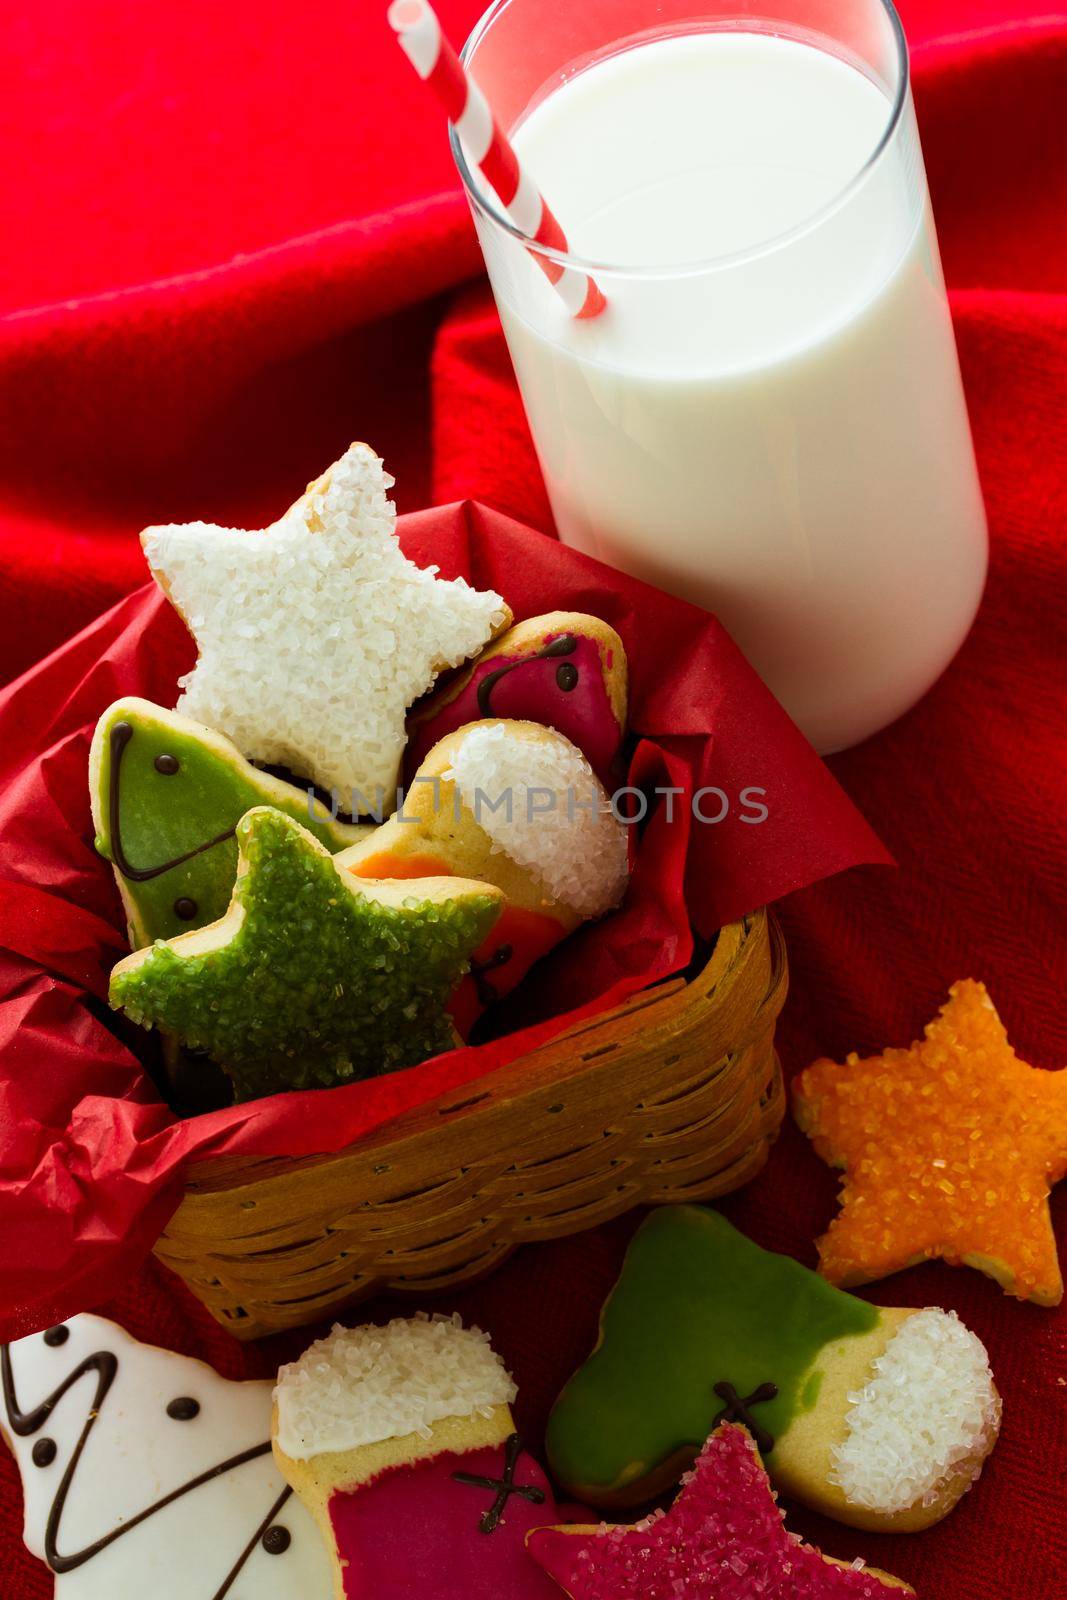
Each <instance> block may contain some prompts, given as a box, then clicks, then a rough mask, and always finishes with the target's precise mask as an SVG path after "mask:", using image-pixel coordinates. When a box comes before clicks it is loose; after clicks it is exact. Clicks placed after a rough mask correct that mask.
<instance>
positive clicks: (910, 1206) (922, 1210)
mask: <svg viewBox="0 0 1067 1600" xmlns="http://www.w3.org/2000/svg"><path fill="white" fill-rule="evenodd" d="M793 1094H794V1112H795V1115H796V1119H797V1122H798V1123H799V1124H800V1127H801V1128H802V1129H803V1131H804V1132H805V1133H806V1134H807V1135H808V1136H809V1137H810V1138H811V1140H812V1142H813V1143H814V1145H815V1148H816V1150H817V1151H818V1152H819V1154H820V1155H821V1156H822V1158H823V1160H824V1161H827V1162H829V1163H830V1165H831V1166H835V1167H842V1168H844V1174H845V1175H844V1178H843V1180H842V1191H841V1210H840V1212H839V1213H838V1215H837V1216H836V1217H835V1218H834V1220H833V1222H832V1223H831V1224H830V1228H829V1230H828V1232H827V1233H826V1234H825V1235H824V1236H823V1237H822V1238H821V1239H820V1240H819V1270H820V1271H821V1273H822V1274H823V1276H824V1277H825V1278H828V1279H829V1281H830V1282H831V1283H836V1284H856V1283H868V1282H870V1281H871V1280H872V1279H874V1278H884V1277H886V1276H887V1275H888V1274H889V1273H891V1272H899V1271H900V1269H901V1268H902V1267H908V1266H912V1265H914V1263H916V1262H918V1261H924V1260H927V1259H930V1258H933V1257H936V1256H940V1257H943V1258H944V1260H946V1261H948V1262H950V1263H951V1264H952V1265H954V1266H955V1265H959V1264H960V1263H963V1264H964V1265H965V1266H970V1267H977V1268H978V1270H979V1271H980V1272H985V1273H987V1274H988V1276H989V1277H991V1278H995V1279H996V1281H997V1282H998V1283H999V1284H1000V1285H1001V1286H1002V1287H1003V1288H1004V1290H1005V1291H1006V1292H1007V1293H1008V1294H1011V1295H1015V1296H1016V1297H1017V1298H1018V1299H1020V1300H1034V1301H1036V1302H1037V1304H1038V1305H1046V1306H1054V1305H1058V1304H1059V1302H1060V1301H1061V1300H1062V1298H1063V1278H1062V1275H1061V1273H1060V1267H1059V1262H1058V1260H1057V1257H1056V1240H1055V1237H1054V1235H1053V1232H1052V1220H1051V1217H1050V1215H1049V1206H1048V1195H1049V1189H1050V1188H1051V1186H1052V1185H1053V1184H1054V1183H1056V1182H1058V1181H1059V1179H1060V1178H1062V1177H1063V1176H1064V1174H1065V1173H1067V1071H1061V1072H1043V1071H1041V1070H1039V1069H1038V1068H1035V1067H1031V1066H1028V1065H1027V1064H1026V1062H1025V1061H1020V1060H1019V1058H1018V1056H1017V1055H1016V1054H1015V1052H1014V1050H1013V1049H1012V1047H1011V1045H1010V1044H1009V1043H1008V1037H1007V1034H1006V1033H1005V1031H1004V1025H1003V1023H1002V1022H1001V1020H1000V1018H999V1017H998V1016H997V1013H996V1010H995V1008H994V1006H993V1002H992V1000H991V999H990V998H989V995H988V994H987V992H986V988H985V985H984V984H982V983H976V982H974V981H973V980H972V979H965V980H964V981H963V982H961V983H957V984H954V985H953V987H952V989H951V990H950V991H949V999H948V1002H947V1003H946V1004H945V1005H944V1006H943V1007H942V1008H941V1012H940V1015H939V1016H938V1017H937V1018H936V1019H935V1020H934V1021H933V1022H931V1023H930V1024H929V1025H928V1026H927V1028H926V1033H925V1036H924V1038H923V1039H921V1040H920V1041H919V1042H918V1043H917V1044H913V1045H912V1046H911V1048H910V1049H908V1050H886V1051H884V1052H883V1054H882V1055H880V1056H871V1057H869V1058H868V1059H867V1060H861V1059H860V1058H859V1056H857V1055H855V1054H852V1055H850V1056H849V1057H848V1059H847V1061H846V1062H845V1063H844V1065H843V1066H841V1065H839V1064H837V1063H836V1062H833V1061H826V1060H823V1061H816V1062H815V1063H814V1064H813V1065H812V1066H810V1067H808V1069H807V1071H806V1072H802V1073H801V1074H800V1076H799V1077H798V1078H797V1080H796V1082H795V1084H794V1088H793Z"/></svg>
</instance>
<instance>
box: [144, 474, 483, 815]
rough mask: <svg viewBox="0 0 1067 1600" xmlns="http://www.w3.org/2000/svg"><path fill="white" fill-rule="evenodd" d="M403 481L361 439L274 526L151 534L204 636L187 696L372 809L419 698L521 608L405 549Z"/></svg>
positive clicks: (158, 571)
mask: <svg viewBox="0 0 1067 1600" xmlns="http://www.w3.org/2000/svg"><path fill="white" fill-rule="evenodd" d="M392 482H393V480H392V478H391V477H389V475H388V474H387V473H386V472H385V470H384V468H383V466H382V463H381V460H380V459H379V457H378V456H377V455H375V453H374V451H373V450H371V449H370V447H369V446H368V445H365V444H354V445H352V446H351V447H350V449H348V450H347V451H346V452H345V454H344V455H343V456H342V457H341V459H340V461H337V462H335V464H334V465H333V466H332V467H330V468H329V469H328V471H327V472H325V473H324V474H323V476H322V477H321V478H320V479H319V480H318V481H317V482H316V483H313V484H311V486H310V487H309V489H308V491H307V493H306V494H305V495H304V496H303V498H302V499H300V500H298V501H297V503H296V504H295V505H294V506H292V507H291V508H290V510H288V511H287V512H286V513H285V515H284V516H283V517H281V518H280V519H279V520H278V521H277V522H275V523H273V524H272V525H271V526H270V527H269V528H265V529H263V530H262V531H255V532H245V531H244V530H242V529H237V528H219V527H215V526H213V525H211V524H208V523H204V522H194V523H189V524H187V525H183V526H169V527H157V528H147V529H146V530H145V531H144V533H143V534H142V535H141V543H142V545H143V547H144V552H145V555H146V557H147V559H148V564H149V566H150V567H151V569H152V573H153V576H154V577H155V578H156V580H157V582H158V583H159V585H160V587H161V588H162V589H163V591H164V593H165V594H166V595H167V597H168V598H169V599H170V601H171V602H172V604H173V605H174V606H175V607H176V609H177V610H178V611H179V613H180V614H181V616H182V618H183V619H184V621H185V623H186V625H187V626H188V628H189V630H190V632H191V633H192V634H193V636H194V637H195V639H196V642H197V646H198V648H199V652H200V656H199V660H198V661H197V664H196V666H195V667H194V669H193V671H192V672H191V673H189V674H188V675H187V676H186V677H185V678H184V679H183V680H182V686H183V688H184V691H185V692H184V694H183V695H182V698H181V700H180V701H179V703H178V710H179V711H181V712H183V713H184V714H185V715H186V716H189V717H195V718H196V719H197V720H198V721H199V722H203V723H206V724H207V726H208V727H211V728H216V729H218V731H219V732H220V733H224V734H225V735H226V736H227V737H228V738H230V739H232V740H233V741H234V743H235V744H236V745H237V746H238V748H239V749H240V750H241V751H242V752H243V754H244V755H246V756H250V757H252V758H254V759H255V760H258V761H267V762H273V763H276V764H280V765H282V766H286V767H288V768H290V769H291V770H292V771H293V772H294V773H295V774H297V775H298V776H300V777H305V778H311V779H313V780H314V781H315V782H317V783H318V784H320V785H321V786H322V787H323V788H324V789H335V790H337V791H338V792H339V794H340V795H341V797H342V798H341V809H342V810H344V811H364V812H367V811H372V810H374V809H375V799H376V796H377V795H379V794H380V795H381V797H382V799H383V800H384V803H385V807H386V809H387V810H392V804H393V795H394V792H395V788H396V782H397V777H398V774H399V768H400V759H401V756H402V754H403V750H404V740H405V731H404V719H405V716H406V714H407V710H408V707H409V706H410V705H411V704H412V703H413V701H415V700H417V699H418V698H419V696H420V695H423V694H425V692H426V691H427V690H428V689H429V688H430V687H431V686H432V684H433V683H434V680H435V679H436V677H437V675H438V673H439V672H441V671H442V670H443V669H444V668H446V667H456V666H459V665H460V664H461V663H462V662H463V661H465V660H467V658H468V657H469V656H472V655H475V654H476V653H477V652H478V651H479V650H481V648H482V646H483V645H485V644H487V643H488V642H489V640H490V639H491V638H493V637H494V635H495V634H497V633H500V632H502V631H503V630H504V629H505V628H506V627H507V626H508V624H509V623H510V621H511V613H510V611H509V610H508V608H507V606H506V605H505V603H504V601H503V600H502V599H501V598H500V596H499V595H498V594H494V593H491V592H489V593H485V594H482V593H480V592H479V591H478V590H476V589H472V588H471V587H470V585H469V584H468V583H467V582H466V581H465V580H464V579H462V578H456V579H454V580H452V581H450V582H445V581H444V580H442V579H439V578H438V577H437V576H436V569H435V568H428V569H426V570H422V569H421V568H419V567H416V566H415V565H414V564H413V563H412V562H411V561H409V560H408V559H407V557H406V556H405V555H404V554H403V552H402V550H401V549H400V545H399V543H398V541H397V537H396V531H395V521H396V511H395V508H394V507H393V504H392V502H391V501H390V500H389V499H388V497H387V491H388V490H389V488H390V487H391V486H392ZM354 792H355V793H356V794H357V795H359V796H362V797H363V799H364V803H363V804H360V803H359V802H358V800H357V802H356V804H355V805H353V804H352V803H351V797H352V796H353V793H354Z"/></svg>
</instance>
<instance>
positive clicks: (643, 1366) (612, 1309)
mask: <svg viewBox="0 0 1067 1600" xmlns="http://www.w3.org/2000/svg"><path fill="white" fill-rule="evenodd" d="M726 1421H729V1422H741V1423H743V1424H744V1425H745V1426H746V1427H747V1428H748V1430H749V1432H750V1433H751V1435H752V1437H753V1439H754V1441H755V1443H756V1445H757V1446H758V1448H759V1449H760V1451H761V1452H762V1453H763V1456H764V1458H765V1462H766V1466H767V1470H768V1471H769V1472H770V1474H771V1476H772V1477H773V1478H774V1479H775V1481H776V1482H777V1483H778V1484H779V1486H780V1487H782V1488H783V1489H786V1490H787V1491H788V1492H789V1493H791V1494H794V1495H796V1496H797V1497H798V1498H799V1499H803V1500H806V1501H807V1502H808V1504H810V1505H813V1506H815V1507H816V1508H817V1509H819V1510H821V1511H823V1512H825V1513H826V1514H827V1515H829V1516H833V1517H837V1518H838V1520H839V1521H842V1522H849V1523H853V1524H855V1525H856V1526H858V1527H868V1528H899V1529H909V1530H910V1529H917V1528H922V1527H926V1526H928V1525H929V1524H930V1523H932V1522H936V1521H937V1520H938V1519H939V1518H940V1517H943V1516H944V1515H945V1514H946V1512H948V1511H950V1510H951V1509H952V1507H953V1506H954V1505H955V1503H956V1501H957V1500H958V1499H959V1498H960V1496H961V1495H962V1494H963V1493H964V1491H965V1490H966V1489H968V1488H969V1487H970V1485H971V1483H972V1482H973V1480H974V1479H975V1477H977V1475H978V1472H979V1471H980V1469H981V1466H982V1462H983V1461H984V1460H985V1457H986V1456H987V1455H988V1453H989V1451H990V1450H991V1449H992V1447H993V1444H994V1442H995V1440H996V1436H997V1430H998V1427H999V1423H1000V1401H999V1398H998V1396H997V1392H996V1389H995V1388H994V1386H993V1379H992V1375H991V1373H990V1371H989V1362H988V1357H987V1356H986V1352H985V1349H984V1347H983V1346H982V1344H981V1342H980V1341H979V1340H978V1339H977V1338H976V1337H975V1335H974V1334H973V1333H971V1332H970V1331H969V1330H968V1329H967V1328H965V1327H964V1326H963V1324H962V1323H961V1322H960V1321H959V1319H958V1318H957V1317H956V1316H955V1315H954V1314H953V1313H950V1312H945V1311H941V1310H939V1309H937V1308H936V1307H934V1308H927V1309H926V1310H919V1311H915V1310H902V1309H897V1308H893V1309H883V1308H880V1307H878V1306H871V1305H868V1304H866V1302H865V1301H863V1300H858V1299H856V1298H855V1297H854V1296H853V1295H850V1294H846V1293H844V1291H843V1290H840V1289H834V1288H832V1287H831V1286H830V1284H828V1283H826V1282H825V1281H824V1280H823V1279H822V1278H820V1277H818V1276H817V1275H816V1274H815V1273H814V1272H809V1271H808V1269H807V1268H806V1267H803V1266H801V1265H800V1263H799V1262H797V1261H793V1260H792V1259H791V1258H790V1257H788V1256H781V1255H774V1254H772V1252H771V1251H769V1250H762V1249H761V1248H760V1247H759V1246H758V1245H756V1244H753V1243H752V1241H751V1240H750V1239H746V1238H745V1237H744V1235H743V1234H740V1233H738V1232H737V1231H736V1229H734V1228H732V1227H731V1226H730V1224H729V1223H728V1222H727V1221H726V1219H725V1218H724V1217H722V1216H720V1215H719V1213H718V1212H716V1211H711V1210H708V1209H706V1208H704V1207H703V1206H668V1207H663V1208H662V1209H661V1210H658V1211H653V1212H652V1213H651V1215H650V1216H649V1217H648V1218H647V1220H646V1221H645V1222H644V1223H643V1224H642V1226H641V1227H640V1228H639V1229H638V1231H637V1233H636V1234H635V1236H634V1238H633V1241H632V1243H631V1245H630V1248H629V1250H628V1252H627V1255H626V1260H625V1262H624V1264H623V1269H622V1273H621V1276H620V1278H619V1281H618V1283H617V1284H616V1286H615V1288H614V1290H613V1291H612V1293H611V1295H610V1297H609V1298H608V1301H607V1303H606V1305H605V1306H604V1310H603V1313H602V1316H601V1324H600V1342H599V1344H598V1345H597V1348H596V1349H595V1350H594V1352H593V1354H592V1355H591V1356H590V1357H589V1360H588V1361H587V1362H586V1363H585V1365H584V1366H582V1367H580V1368H579V1369H578V1371H577V1372H576V1373H575V1375H574V1377H573V1378H572V1379H571V1380H570V1382H569V1383H568V1384H567V1386H566V1388H565V1389H564V1390H563V1393H562V1394H561V1396H560V1398H559V1400H558V1401H557V1402H556V1406H555V1409H554V1410H553V1412H552V1415H551V1417H550V1418H549V1423H548V1434H547V1448H548V1458H549V1462H550V1463H551V1466H552V1470H553V1472H554V1474H555V1476H556V1477H557V1478H558V1479H559V1481H560V1482H561V1483H562V1484H563V1485H564V1487H565V1488H566V1489H568V1490H569V1491H570V1492H571V1493H573V1494H574V1495H576V1496H577V1497H579V1498H580V1499H582V1500H585V1501H589V1502H591V1503H592V1504H593V1505H606V1506H611V1505H627V1504H638V1503H640V1502H642V1501H645V1500H648V1499H651V1498H652V1496H653V1495H655V1494H658V1493H660V1492H661V1491H662V1490H663V1489H665V1488H667V1487H668V1486H669V1485H670V1484H671V1483H674V1482H676V1481H677V1479H678V1478H679V1477H680V1476H681V1474H682V1473H683V1472H684V1471H685V1470H687V1468H688V1467H690V1466H691V1465H692V1462H693V1460H694V1458H695V1457H696V1455H697V1453H698V1451H699V1450H700V1448H701V1446H702V1444H703V1442H704V1440H705V1439H706V1438H707V1436H708V1435H709V1434H710V1433H711V1432H712V1431H713V1429H714V1428H715V1427H716V1425H717V1424H719V1423H721V1422H726Z"/></svg>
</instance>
